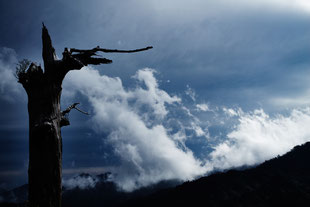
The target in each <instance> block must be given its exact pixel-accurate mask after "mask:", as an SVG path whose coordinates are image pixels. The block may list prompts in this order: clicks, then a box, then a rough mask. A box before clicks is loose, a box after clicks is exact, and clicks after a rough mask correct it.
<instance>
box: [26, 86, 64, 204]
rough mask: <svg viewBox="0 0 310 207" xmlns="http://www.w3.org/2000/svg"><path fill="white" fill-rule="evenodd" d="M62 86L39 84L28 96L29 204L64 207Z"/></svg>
mask: <svg viewBox="0 0 310 207" xmlns="http://www.w3.org/2000/svg"><path fill="white" fill-rule="evenodd" d="M60 95H61V86H60V85H58V84H54V83H46V84H44V85H41V84H38V85H37V87H36V88H33V90H31V91H29V93H28V112H29V169H28V183H29V198H28V199H29V205H30V206H31V207H37V206H38V207H39V206H40V207H41V206H42V207H43V206H46V207H60V206H61V170H62V169H61V166H62V165H61V161H62V138H61V131H60V120H59V118H56V117H60V113H61V112H60Z"/></svg>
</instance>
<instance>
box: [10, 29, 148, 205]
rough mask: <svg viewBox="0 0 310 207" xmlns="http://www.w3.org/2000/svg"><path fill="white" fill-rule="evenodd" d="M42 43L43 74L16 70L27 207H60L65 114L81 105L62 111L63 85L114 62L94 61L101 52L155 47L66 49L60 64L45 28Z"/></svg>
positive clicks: (34, 69) (34, 67) (38, 68)
mask: <svg viewBox="0 0 310 207" xmlns="http://www.w3.org/2000/svg"><path fill="white" fill-rule="evenodd" d="M42 43H43V49H42V57H43V61H44V71H43V70H42V68H41V66H37V65H36V64H34V63H31V64H30V66H29V67H28V65H27V66H25V65H23V64H20V65H19V66H20V67H17V70H16V75H17V78H18V82H19V83H21V84H22V85H23V87H24V88H25V90H26V92H27V95H28V113H29V168H28V184H29V195H28V205H29V206H30V207H61V188H62V186H61V170H62V169H61V166H62V165H61V162H62V138H61V127H62V126H66V125H69V124H70V123H69V120H68V119H67V118H66V117H65V114H67V113H69V112H70V110H71V109H72V108H75V106H76V104H78V103H75V104H73V105H72V106H70V107H69V108H68V109H67V110H65V111H63V112H61V111H60V97H61V90H62V88H61V85H62V81H63V79H64V77H65V76H66V74H67V73H68V72H69V71H70V70H79V69H81V68H82V67H84V66H86V65H88V64H93V65H99V64H108V63H111V62H112V61H111V60H109V59H106V58H94V57H93V56H94V55H96V52H98V51H100V52H113V53H114V52H120V53H132V52H140V51H144V50H148V49H151V48H152V47H147V48H142V49H136V50H111V49H104V48H100V47H96V48H93V49H91V50H78V49H71V50H68V49H67V48H65V50H64V52H63V58H62V60H57V58H56V54H55V49H54V48H53V45H52V41H51V38H50V36H49V34H48V31H47V28H46V27H45V26H44V24H43V28H42ZM25 62H28V61H25ZM26 64H28V63H26ZM27 67H28V69H27ZM76 109H77V108H76ZM77 110H79V109H77ZM79 111H81V110H79ZM81 112H82V111H81ZM84 113H85V112H84ZM86 114H87V113H86Z"/></svg>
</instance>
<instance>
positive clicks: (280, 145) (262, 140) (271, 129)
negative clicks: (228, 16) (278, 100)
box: [209, 108, 310, 169]
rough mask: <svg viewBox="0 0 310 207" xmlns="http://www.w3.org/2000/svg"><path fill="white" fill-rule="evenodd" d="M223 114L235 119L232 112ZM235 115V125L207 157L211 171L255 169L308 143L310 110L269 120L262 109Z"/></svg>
mask: <svg viewBox="0 0 310 207" xmlns="http://www.w3.org/2000/svg"><path fill="white" fill-rule="evenodd" d="M227 111H228V112H229V113H230V114H233V115H234V116H237V112H235V111H234V110H227ZM232 111H234V113H232ZM238 114H239V115H238V119H239V124H238V125H236V127H235V129H233V130H232V131H231V132H230V133H229V134H228V135H227V138H228V139H225V140H224V141H223V142H221V143H220V144H218V145H217V146H216V147H215V148H214V151H213V152H211V154H210V157H211V160H210V163H209V164H210V165H212V166H213V167H214V168H218V169H227V168H232V167H239V166H243V165H255V164H258V163H261V162H263V161H265V160H268V159H270V158H273V157H275V156H277V155H282V154H284V153H286V152H288V151H289V150H290V149H292V148H293V147H294V146H296V145H300V144H303V143H305V142H307V141H309V140H310V129H309V124H310V108H305V109H295V110H293V111H292V112H291V113H290V114H289V115H287V116H283V115H277V116H274V117H271V116H269V115H268V114H266V113H265V112H264V111H263V110H262V109H260V110H255V111H253V112H250V113H245V112H242V111H240V109H239V113H238Z"/></svg>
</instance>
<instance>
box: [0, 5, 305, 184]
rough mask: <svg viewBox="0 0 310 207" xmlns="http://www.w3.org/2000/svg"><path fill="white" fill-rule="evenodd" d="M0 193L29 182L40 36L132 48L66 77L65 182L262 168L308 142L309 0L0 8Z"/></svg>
mask: <svg viewBox="0 0 310 207" xmlns="http://www.w3.org/2000/svg"><path fill="white" fill-rule="evenodd" d="M0 21H1V27H0V34H1V38H0V77H1V80H0V94H1V97H0V107H1V116H0V187H3V188H10V187H12V186H17V185H20V184H22V183H25V182H27V165H28V123H27V121H28V114H27V97H26V94H25V92H24V91H23V88H22V87H21V86H20V85H19V84H18V83H17V82H16V79H15V77H14V76H13V73H14V70H15V67H16V63H17V62H18V61H19V60H21V59H23V58H27V59H29V60H31V61H34V62H37V63H39V64H42V59H41V47H42V45H41V27H42V22H44V23H45V25H46V26H47V28H48V30H49V32H50V35H51V37H52V40H53V44H54V47H55V49H56V52H57V54H58V56H59V58H61V53H62V51H63V48H64V47H69V48H81V49H84V48H93V47H96V46H97V45H100V46H101V47H104V48H111V49H114V48H118V49H135V48H141V47H145V46H148V45H152V46H153V47H154V48H153V49H152V50H150V51H146V52H143V53H137V54H113V55H111V54H103V55H104V57H106V58H109V59H112V60H113V64H111V65H102V66H96V67H88V68H83V69H82V70H81V71H74V72H70V74H69V75H68V77H66V79H65V81H64V85H63V95H62V107H63V108H65V107H67V106H68V105H70V104H71V103H73V102H81V106H80V107H81V108H82V109H83V110H86V111H88V112H89V113H90V114H91V115H90V116H85V115H83V114H80V113H78V112H76V111H73V112H72V113H71V114H70V120H71V125H70V126H69V127H66V128H63V130H62V136H63V146H64V153H63V168H64V170H63V173H64V175H66V176H69V175H72V174H76V173H79V172H91V173H100V172H104V171H113V172H114V173H115V174H117V175H115V177H114V178H113V179H114V181H115V182H117V183H118V184H119V186H120V187H122V188H123V189H125V190H132V189H134V188H137V187H140V186H145V185H149V184H151V183H155V182H158V181H160V180H164V179H175V178H177V179H182V180H188V179H193V178H195V177H196V176H200V175H203V174H205V173H208V172H210V171H212V170H214V169H215V168H229V167H235V166H242V165H252V164H257V163H260V162H262V161H264V160H266V159H269V158H271V157H273V156H276V155H278V154H283V153H285V152H287V151H288V150H290V149H291V148H292V147H293V146H294V145H296V144H301V143H304V142H306V141H309V140H310V130H309V127H308V126H309V124H310V108H309V103H310V87H309V77H310V58H309V57H310V27H309V22H310V4H309V2H308V1H307V0H295V1H291V0H281V1H280V0H269V1H267V0H260V1H258V0H257V1H256V0H253V1H245V0H235V1H232V0H218V1H209V0H194V1H185V0H178V1H177V0H170V1H164V0H150V1H142V0H128V1H122V0H113V1H112V0H111V1H107V0H104V1H99V0H89V1H82V0H68V1H61V0H54V1H45V0H44V1H43V0H28V1H18V0H10V1H1V3H0Z"/></svg>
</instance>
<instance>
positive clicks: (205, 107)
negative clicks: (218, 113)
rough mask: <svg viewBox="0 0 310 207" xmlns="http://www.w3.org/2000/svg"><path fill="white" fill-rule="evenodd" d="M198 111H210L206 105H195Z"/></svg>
mask: <svg viewBox="0 0 310 207" xmlns="http://www.w3.org/2000/svg"><path fill="white" fill-rule="evenodd" d="M196 108H197V110H198V111H210V109H209V105H208V104H196Z"/></svg>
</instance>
